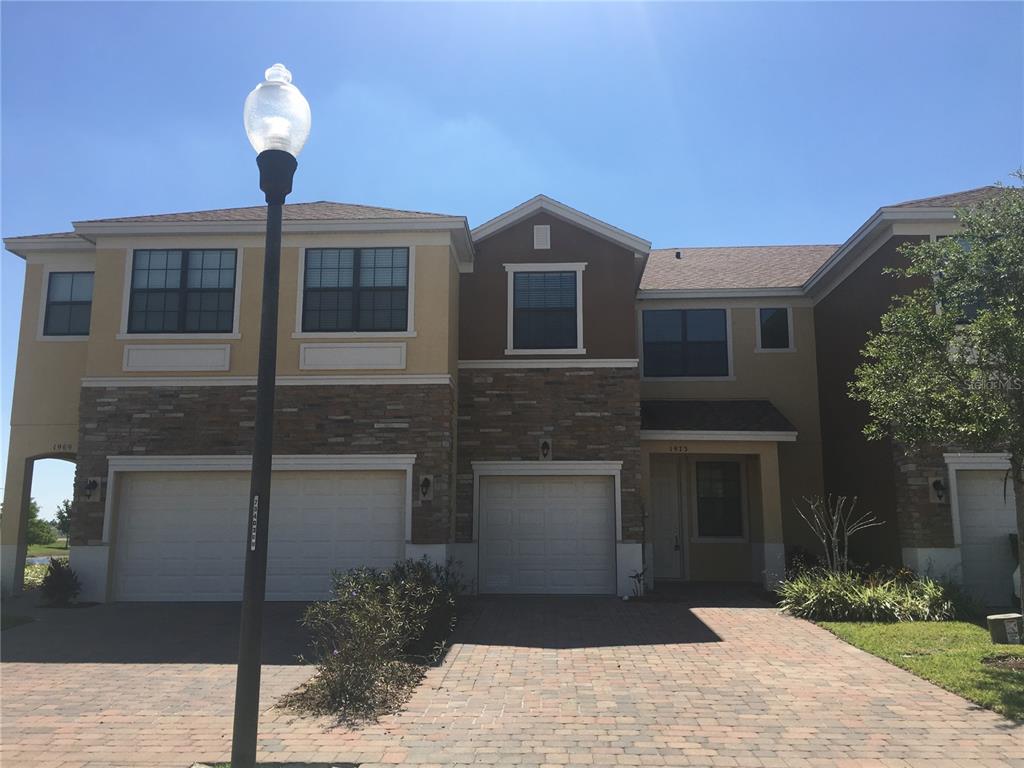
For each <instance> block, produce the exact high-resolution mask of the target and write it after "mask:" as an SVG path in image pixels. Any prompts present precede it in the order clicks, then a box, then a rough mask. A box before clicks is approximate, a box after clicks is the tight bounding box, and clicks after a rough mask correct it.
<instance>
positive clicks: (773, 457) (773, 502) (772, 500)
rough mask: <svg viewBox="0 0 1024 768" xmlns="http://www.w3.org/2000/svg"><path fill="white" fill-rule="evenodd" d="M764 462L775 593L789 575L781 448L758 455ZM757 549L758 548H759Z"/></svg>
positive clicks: (769, 566)
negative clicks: (784, 542)
mask: <svg viewBox="0 0 1024 768" xmlns="http://www.w3.org/2000/svg"><path fill="white" fill-rule="evenodd" d="M758 457H759V459H760V462H761V514H762V525H763V530H764V534H763V539H764V541H763V543H762V546H763V547H764V572H763V580H764V586H765V588H766V589H773V588H774V587H775V586H776V585H777V584H778V583H779V582H780V581H782V578H783V576H784V575H785V571H786V548H785V545H784V544H783V537H782V488H781V486H780V484H779V447H778V445H777V444H776V443H769V444H767V445H766V446H764V447H763V448H761V449H760V450H759V452H758ZM755 546H756V544H755Z"/></svg>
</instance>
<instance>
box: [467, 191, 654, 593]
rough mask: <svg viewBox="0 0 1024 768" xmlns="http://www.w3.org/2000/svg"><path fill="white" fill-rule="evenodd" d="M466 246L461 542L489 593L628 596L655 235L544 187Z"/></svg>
mask: <svg viewBox="0 0 1024 768" xmlns="http://www.w3.org/2000/svg"><path fill="white" fill-rule="evenodd" d="M473 241H474V245H475V249H476V256H475V263H474V268H473V270H472V271H471V272H464V273H463V274H462V275H461V286H460V300H461V309H460V313H459V318H460V329H459V383H458V391H459V405H458V476H457V478H456V498H457V507H456V539H455V541H456V543H455V545H454V547H453V553H455V554H456V556H457V558H458V559H459V560H461V561H462V562H463V563H464V565H465V566H466V570H467V572H468V573H470V574H476V581H477V584H478V588H479V590H480V591H481V592H516V593H531V592H547V593H570V594H571V593H598V594H613V593H618V594H621V595H629V594H631V593H632V588H633V584H634V582H632V581H631V577H632V576H633V574H636V573H640V572H642V570H643V552H642V542H643V538H644V521H643V510H642V504H641V500H640V380H639V372H638V367H637V363H638V354H637V335H636V323H635V315H634V297H635V294H636V289H637V285H638V283H639V279H640V274H641V272H642V270H643V265H644V261H645V259H646V256H647V253H648V252H649V250H650V243H649V242H647V241H646V240H644V239H642V238H639V237H637V236H635V235H631V234H629V233H627V232H624V231H622V230H621V229H618V228H616V227H613V226H611V225H609V224H606V223H604V222H601V221H598V220H597V219H594V218H592V217H590V216H587V215H586V214H583V213H580V212H579V211H576V210H574V209H572V208H569V207H568V206H565V205H562V204H561V203H558V202H556V201H554V200H551V199H550V198H547V197H544V196H538V197H535V198H533V199H531V200H529V201H527V202H525V203H523V204H522V205H520V206H517V207H516V208H513V209H512V210H510V211H508V212H507V213H504V214H502V215H500V216H498V217H496V218H494V219H492V220H490V221H488V222H486V223H485V224H483V225H481V226H479V227H477V228H476V229H474V230H473Z"/></svg>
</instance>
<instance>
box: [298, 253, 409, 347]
mask: <svg viewBox="0 0 1024 768" xmlns="http://www.w3.org/2000/svg"><path fill="white" fill-rule="evenodd" d="M302 285H303V288H302V330H303V331H304V332H309V331H312V332H318V331H319V332H344V331H378V332H381V331H384V332H386V331H406V330H408V326H409V249H408V248H310V249H307V250H306V263H305V268H304V274H303V284H302Z"/></svg>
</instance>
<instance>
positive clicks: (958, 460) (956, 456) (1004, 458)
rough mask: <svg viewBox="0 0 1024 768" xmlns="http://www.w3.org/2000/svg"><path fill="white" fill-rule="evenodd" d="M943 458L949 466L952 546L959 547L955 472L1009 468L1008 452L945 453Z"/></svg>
mask: <svg viewBox="0 0 1024 768" xmlns="http://www.w3.org/2000/svg"><path fill="white" fill-rule="evenodd" d="M943 458H944V459H945V460H946V466H947V467H948V468H949V506H950V514H951V515H952V518H953V546H954V547H959V546H960V543H961V533H960V492H959V489H958V488H957V477H956V476H957V472H958V471H960V470H969V469H1003V470H1006V469H1009V468H1010V454H1008V453H945V454H943Z"/></svg>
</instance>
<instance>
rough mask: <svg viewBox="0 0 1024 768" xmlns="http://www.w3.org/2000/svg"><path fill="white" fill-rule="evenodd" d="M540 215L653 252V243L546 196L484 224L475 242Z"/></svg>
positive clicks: (473, 232)
mask: <svg viewBox="0 0 1024 768" xmlns="http://www.w3.org/2000/svg"><path fill="white" fill-rule="evenodd" d="M538 211H545V212H547V213H550V214H551V215H552V216H556V217H558V218H560V219H562V220H563V221H567V222H569V223H570V224H574V225H576V226H578V227H581V228H582V229H586V230H589V231H590V232H593V233H594V234H596V235H598V236H599V237H603V238H604V239H605V240H610V241H611V242H613V243H616V244H618V245H621V246H622V247H624V248H627V249H629V250H631V251H633V252H635V253H641V254H646V253H648V252H649V251H650V250H651V243H650V241H649V240H645V239H643V238H642V237H638V236H637V235H633V234H630V233H629V232H626V231H625V230H624V229H619V228H618V227H616V226H613V225H612V224H609V223H607V222H605V221H601V220H600V219H596V218H594V217H593V216H589V215H588V214H586V213H583V212H582V211H579V210H577V209H575V208H573V207H571V206H568V205H566V204H565V203H562V202H559V201H558V200H555V199H554V198H552V197H548V196H547V195H544V194H539V195H534V196H533V197H531V198H530V199H529V200H527V201H526V202H524V203H520V204H519V205H517V206H516V207H515V208H512V209H510V210H508V211H505V213H502V214H499V215H498V216H495V217H494V218H493V219H490V220H489V221H486V222H484V223H483V224H481V225H480V226H478V227H476V228H475V229H473V230H472V232H471V234H472V235H473V241H474V242H477V241H480V240H483V239H484V238H487V237H490V236H491V235H495V234H497V233H498V232H501V231H502V230H505V229H507V228H508V227H510V226H512V225H513V224H516V223H518V222H520V221H522V220H523V219H525V218H528V217H530V216H533V215H534V214H535V213H537V212H538Z"/></svg>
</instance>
